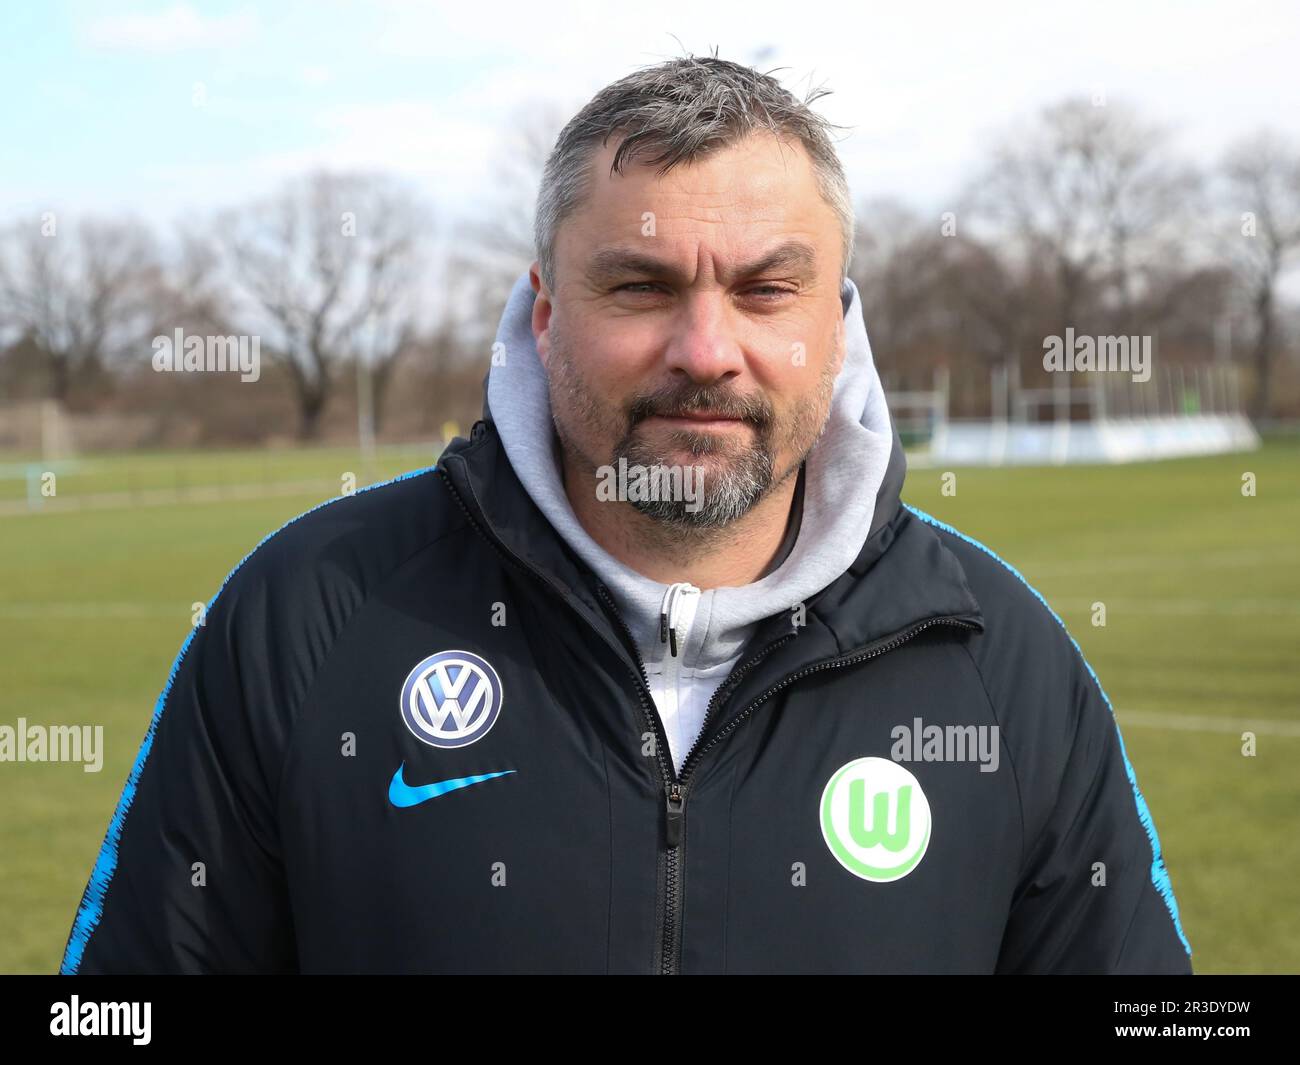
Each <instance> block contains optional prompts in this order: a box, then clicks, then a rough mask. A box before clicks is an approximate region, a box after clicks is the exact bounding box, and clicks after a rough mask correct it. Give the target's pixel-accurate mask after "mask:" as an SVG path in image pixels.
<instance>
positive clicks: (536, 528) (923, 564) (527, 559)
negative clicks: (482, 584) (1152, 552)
mask: <svg viewBox="0 0 1300 1065" xmlns="http://www.w3.org/2000/svg"><path fill="white" fill-rule="evenodd" d="M438 466H439V468H441V469H442V470H443V471H444V473H445V475H446V476H447V478H448V480H449V481H450V483H451V485H452V487H453V488H454V490H455V492H456V494H457V496H458V497H459V498H460V500H461V502H462V504H463V505H464V506H465V508H466V510H467V512H468V513H469V516H470V517H471V519H472V520H473V521H474V523H475V524H476V525H477V526H478V527H479V529H480V531H481V532H482V533H483V534H484V535H485V536H487V537H488V539H489V540H491V541H493V542H494V544H495V546H496V547H497V548H498V549H499V550H502V551H504V552H505V553H506V554H507V555H508V556H511V557H513V558H514V559H515V560H516V561H517V562H518V563H520V564H521V565H523V566H525V567H527V568H528V569H530V570H532V571H533V572H534V573H535V574H536V575H537V576H538V577H540V578H541V579H542V580H544V581H545V582H546V583H548V584H549V585H550V586H551V587H552V588H553V589H554V590H555V591H556V592H557V593H558V594H559V595H561V596H563V597H564V598H565V599H566V600H567V601H568V602H569V603H570V605H571V606H572V607H573V608H574V609H575V610H577V611H578V612H579V613H580V614H582V615H583V616H584V617H585V618H586V620H587V621H588V622H589V623H590V624H591V625H593V626H595V627H596V628H597V629H598V630H599V631H601V632H602V633H604V634H605V635H606V637H607V639H609V640H610V642H611V643H614V644H615V645H616V646H618V647H620V648H621V649H622V651H623V654H624V656H625V657H626V658H627V659H628V661H629V663H631V664H633V666H634V668H635V657H634V655H635V652H634V650H633V649H632V648H630V647H629V646H628V643H627V641H626V640H625V639H624V638H623V637H622V636H621V635H620V632H619V627H618V625H617V622H616V620H615V619H614V618H611V608H610V606H608V605H606V602H605V601H604V598H603V597H602V596H601V595H600V589H601V585H600V581H599V579H598V578H597V576H596V575H595V574H594V573H593V572H592V571H591V569H590V568H589V567H588V566H587V565H586V563H585V562H583V561H582V560H581V559H580V558H578V557H577V556H576V555H575V554H574V553H573V551H572V550H571V549H570V548H569V547H568V545H567V544H566V543H565V542H564V540H563V538H562V537H560V536H559V534H558V533H556V531H555V530H554V529H553V528H552V527H551V525H550V523H549V522H548V521H547V519H546V517H545V516H544V515H543V514H542V512H541V511H540V510H539V509H538V507H537V505H536V504H535V503H534V502H533V501H532V499H531V498H530V497H529V495H528V493H527V492H526V491H525V490H524V488H523V485H522V484H521V483H520V481H519V478H518V476H517V475H516V474H515V471H514V469H513V467H512V466H511V464H510V460H509V458H508V456H507V455H506V452H505V448H504V446H503V444H502V442H501V438H500V435H499V434H498V433H497V431H496V427H495V425H494V423H493V420H492V412H491V409H490V407H489V405H488V403H487V398H486V382H485V388H484V403H483V418H482V419H480V420H479V421H478V422H476V423H475V424H474V426H473V428H472V430H471V432H470V438H469V439H468V440H466V439H465V438H463V437H457V438H456V439H455V440H453V441H452V442H451V443H450V444H449V445H448V446H447V448H446V450H445V451H444V452H443V455H442V457H441V458H440V459H439V462H438ZM906 469H907V466H906V460H905V456H904V453H903V448H902V444H901V442H900V440H899V437H898V432H897V430H896V429H895V430H894V438H893V447H892V450H891V453H890V460H889V466H888V471H887V473H886V475H885V478H884V481H883V483H882V484H881V487H880V491H879V493H878V495H877V506H876V510H875V514H874V517H873V520H872V528H871V531H870V533H869V535H868V536H867V539H866V542H865V543H864V544H863V547H862V550H861V551H860V552H859V554H858V556H857V558H856V559H855V561H854V562H853V564H852V565H851V566H849V568H848V569H847V570H846V571H845V572H844V573H842V574H841V575H840V576H839V577H838V578H837V579H836V580H834V581H833V582H831V584H829V585H828V586H827V587H825V588H824V589H822V591H821V592H819V593H818V594H817V595H815V596H812V597H811V598H810V599H809V600H808V602H807V603H806V604H805V606H806V610H805V613H804V616H803V618H802V622H803V623H802V625H801V624H799V623H798V621H796V620H795V617H794V615H793V613H792V614H791V615H789V616H787V615H786V614H784V613H783V614H777V615H774V616H773V617H771V618H768V619H766V620H765V621H764V622H763V623H761V624H760V625H759V627H758V630H757V631H756V633H755V635H754V637H753V639H752V644H751V646H750V647H747V648H746V651H745V654H744V655H743V656H742V662H744V661H745V660H747V659H748V658H749V656H750V655H751V654H753V653H754V652H755V651H756V650H759V649H762V648H764V647H766V646H767V645H768V644H769V643H771V642H773V641H774V640H781V639H782V637H784V636H789V635H791V633H793V634H794V635H796V636H797V638H796V639H793V640H785V641H783V646H782V647H781V649H780V651H779V653H775V654H773V655H772V662H771V665H770V666H769V664H768V663H765V664H764V669H763V670H762V671H761V674H762V676H764V677H766V676H768V675H769V674H770V672H771V670H772V669H776V668H778V667H780V668H788V669H798V668H801V666H802V665H803V664H804V663H808V662H814V661H818V660H821V659H830V658H838V657H844V656H848V655H852V654H854V653H855V652H857V651H860V650H863V649H865V648H868V647H871V646H873V645H875V644H877V643H879V642H881V641H885V642H887V641H888V640H889V639H890V638H892V637H894V636H897V635H899V634H902V633H905V632H907V631H909V630H911V629H913V628H915V627H916V626H918V625H922V624H924V623H926V622H927V621H930V620H932V619H941V618H942V619H952V620H953V621H954V622H957V623H961V624H965V625H967V626H968V627H971V628H977V629H982V628H983V618H982V615H981V613H980V608H979V604H978V603H977V602H976V600H975V596H974V594H973V593H972V592H971V589H970V586H969V584H968V582H967V580H966V575H965V572H964V571H963V569H962V567H961V563H960V562H959V561H958V560H957V558H956V556H955V555H953V554H952V552H950V551H949V550H948V549H947V548H946V547H945V546H944V545H943V543H942V542H941V540H940V539H939V536H938V534H937V533H936V532H935V531H934V530H933V529H931V528H929V527H928V526H926V525H925V524H924V523H922V522H920V521H917V520H915V519H914V518H913V517H912V516H911V515H910V514H909V513H908V512H907V510H906V509H904V508H903V506H902V504H901V501H900V498H899V492H900V490H901V488H902V484H903V480H904V478H905V476H906Z"/></svg>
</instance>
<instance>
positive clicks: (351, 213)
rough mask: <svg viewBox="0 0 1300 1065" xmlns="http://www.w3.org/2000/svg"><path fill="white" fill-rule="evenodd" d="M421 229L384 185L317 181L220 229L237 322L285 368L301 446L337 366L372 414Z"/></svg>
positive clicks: (347, 178)
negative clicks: (357, 370)
mask: <svg viewBox="0 0 1300 1065" xmlns="http://www.w3.org/2000/svg"><path fill="white" fill-rule="evenodd" d="M424 228H425V214H424V210H423V208H422V207H421V206H420V204H419V203H418V201H417V200H416V198H415V197H414V196H413V195H412V194H410V193H409V192H407V191H406V190H405V188H404V187H403V186H401V185H400V184H399V183H397V182H396V181H395V180H393V179H390V178H384V177H380V176H372V175H361V174H331V173H326V172H318V173H315V174H312V175H310V176H308V177H306V178H303V179H301V180H297V181H293V182H290V183H289V184H288V185H287V186H286V187H285V188H284V189H283V190H282V192H281V193H280V194H279V195H278V196H276V197H274V198H273V199H270V200H267V201H264V202H261V203H258V204H254V205H252V206H251V207H248V208H245V209H241V210H234V211H229V212H226V213H225V214H224V215H223V216H222V218H221V219H220V223H219V227H218V237H219V240H220V242H221V245H222V247H223V250H224V253H225V256H224V257H225V265H226V268H227V269H228V271H229V273H230V276H231V277H232V278H233V279H234V281H235V283H236V286H237V288H238V289H239V291H240V294H241V296H242V300H241V305H240V307H239V311H238V313H239V315H240V318H241V320H242V321H243V322H244V323H245V325H247V326H248V327H249V331H250V332H253V333H257V334H259V335H263V336H265V337H266V338H267V340H268V346H269V348H270V349H271V354H272V355H273V356H275V357H279V358H280V359H282V360H283V362H284V365H285V366H286V367H287V368H288V370H289V372H290V376H291V378H292V380H293V382H294V386H295V391H296V394H297V397H298V407H299V416H300V420H299V435H300V436H301V437H302V438H303V439H311V438H314V437H315V436H317V434H318V432H319V428H320V417H321V414H322V412H323V410H324V409H325V405H326V403H327V402H328V400H329V398H330V395H331V393H332V391H333V389H334V387H335V384H336V378H337V372H338V369H339V367H340V364H341V363H343V362H344V361H346V360H347V359H349V358H351V359H355V360H362V361H363V363H364V365H363V367H362V369H363V370H367V371H368V372H369V374H370V375H371V379H372V381H373V382H374V385H375V399H376V408H377V409H381V408H382V396H383V391H384V387H385V386H386V384H387V382H388V379H389V376H390V374H391V370H392V366H393V363H394V362H395V361H396V360H397V359H398V358H399V357H400V355H401V353H402V351H403V350H404V349H405V347H406V346H407V344H408V342H409V339H410V336H411V330H412V317H413V315H414V310H415V309H414V306H413V295H414V291H415V290H416V287H417V285H418V281H419V278H418V274H417V272H418V270H419V268H420V262H421V256H420V248H421V234H422V232H423V230H424Z"/></svg>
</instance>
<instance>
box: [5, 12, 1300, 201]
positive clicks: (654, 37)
mask: <svg viewBox="0 0 1300 1065" xmlns="http://www.w3.org/2000/svg"><path fill="white" fill-rule="evenodd" d="M0 42H2V43H0V91H2V92H3V99H4V101H5V104H4V106H3V107H2V108H0V221H8V220H10V219H12V218H13V217H15V216H18V215H27V214H30V215H34V216H38V215H39V214H40V213H41V212H43V211H46V210H56V211H58V210H62V211H64V212H72V213H73V214H81V213H108V214H111V213H119V212H131V213H134V214H137V215H140V216H143V217H145V218H149V219H152V220H154V221H155V222H157V223H159V224H160V225H162V224H165V223H167V222H168V221H169V220H180V219H184V218H186V217H190V216H196V215H201V214H203V213H205V212H208V211H211V210H213V209H216V208H220V207H224V206H229V205H234V204H237V203H239V202H241V201H242V200H245V199H247V198H250V197H255V196H260V195H263V194H266V193H268V192H270V191H272V190H273V189H274V188H275V187H276V185H277V184H278V183H280V182H281V181H283V180H284V179H286V178H288V177H289V176H291V175H294V174H297V173H300V172H302V171H304V170H306V169H309V168H311V167H315V166H326V167H332V168H350V169H367V170H370V169H379V170H386V171H390V172H393V173H396V174H400V175H403V176H405V177H406V178H408V179H409V181H410V182H411V183H412V184H413V185H414V186H415V187H416V189H417V190H418V191H420V192H421V193H423V194H424V195H426V196H427V197H428V198H429V200H430V202H431V203H432V204H434V205H435V207H436V208H438V210H439V213H440V214H442V215H443V216H444V217H447V216H458V215H460V214H462V213H466V212H468V213H473V212H474V211H475V210H476V209H477V208H479V207H481V205H482V203H483V201H484V197H485V195H486V192H485V190H489V189H492V188H494V187H495V186H496V184H497V183H498V182H499V181H500V179H501V171H502V170H503V168H504V166H505V163H506V161H508V159H509V158H510V153H511V151H512V144H513V143H514V141H513V139H512V138H515V137H517V136H518V135H519V134H518V128H519V116H520V115H524V116H527V115H529V114H536V113H537V112H536V111H535V110H531V109H535V108H537V107H539V106H554V107H558V108H560V109H561V110H560V113H561V114H562V115H564V116H565V117H567V116H569V115H571V114H573V113H574V112H575V111H576V110H577V109H578V108H579V107H581V105H582V104H583V103H585V102H586V101H587V100H588V99H589V98H590V97H591V96H592V95H593V94H594V93H595V92H596V91H597V90H598V89H599V88H600V87H601V86H603V85H606V84H608V83H609V82H611V81H614V80H616V79H617V78H619V77H621V76H623V75H624V74H626V73H628V72H630V71H632V70H634V69H636V68H637V67H639V66H643V65H647V64H651V63H655V62H659V61H662V60H664V59H668V58H671V57H673V56H677V55H681V54H683V52H684V51H689V52H692V53H695V54H710V53H712V52H713V51H714V49H715V48H716V49H717V52H718V54H719V55H720V56H721V57H722V58H726V59H732V60H735V61H737V62H743V63H748V64H751V65H753V66H756V67H758V68H759V69H762V70H768V71H770V70H771V69H772V68H774V67H782V68H786V69H783V70H781V71H779V72H777V74H776V76H777V77H779V78H780V79H781V80H782V82H783V83H784V84H785V85H786V87H787V88H789V89H790V90H791V91H792V92H794V93H795V94H796V95H798V96H802V95H804V94H805V93H806V92H807V91H808V89H809V88H810V87H811V86H821V87H824V88H827V89H830V90H831V93H832V94H831V95H830V96H827V97H824V98H823V99H822V101H821V102H820V103H819V104H818V105H817V107H818V109H819V110H820V111H821V113H822V114H824V115H825V116H826V117H827V118H829V119H830V120H831V121H833V122H837V123H840V124H842V125H845V126H848V127H851V128H850V129H847V130H842V131H840V139H839V141H838V148H839V151H840V154H841V158H842V159H843V161H844V164H845V167H846V169H847V171H848V174H849V180H850V184H851V186H852V189H853V193H854V198H855V201H861V200H862V199H864V198H866V197H871V196H896V197H899V198H902V199H904V200H905V201H907V202H910V203H912V204H913V205H914V206H916V207H917V208H918V209H921V210H925V211H934V212H939V211H942V210H945V209H947V207H948V206H950V204H949V200H950V199H952V198H954V197H955V195H956V193H957V192H958V191H959V189H960V188H961V186H962V184H963V183H964V182H965V181H967V180H968V179H969V178H970V177H971V176H972V175H973V173H974V172H975V170H976V168H977V166H978V164H979V162H980V161H981V160H982V159H983V158H984V157H985V153H986V152H987V150H988V147H989V145H990V143H991V142H992V141H993V140H994V139H996V138H997V137H999V136H1001V135H1003V134H1004V133H1005V132H1006V131H1008V130H1010V129H1013V128H1015V126H1016V125H1017V124H1018V123H1023V121H1024V120H1025V119H1027V118H1028V117H1030V116H1032V115H1033V114H1034V113H1035V112H1037V111H1038V110H1039V109H1040V108H1042V107H1044V106H1045V105H1047V104H1049V103H1051V102H1053V101H1056V100H1059V99H1060V98H1062V97H1063V96H1066V95H1070V94H1079V93H1083V94H1086V95H1088V96H1093V95H1094V94H1099V95H1100V96H1101V97H1104V98H1105V99H1108V100H1111V99H1114V100H1120V99H1122V100H1125V101H1127V102H1129V103H1131V104H1133V105H1135V106H1136V107H1137V108H1138V109H1139V110H1140V112H1141V113H1142V114H1143V115H1145V116H1146V117H1147V118H1149V119H1151V120H1153V121H1156V122H1158V123H1161V124H1163V125H1164V126H1165V127H1166V128H1167V129H1168V130H1169V131H1170V133H1171V135H1172V137H1173V144H1174V147H1175V149H1176V150H1177V151H1178V152H1179V153H1181V154H1182V155H1183V156H1185V157H1186V158H1187V159H1188V160H1190V161H1193V162H1199V163H1208V162H1211V161H1213V160H1214V159H1215V158H1217V156H1218V155H1219V153H1221V152H1222V150H1223V149H1224V147H1225V146H1226V145H1228V144H1229V143H1230V142H1231V141H1232V140H1233V139H1235V138H1237V137H1239V136H1241V135H1242V134H1243V133H1246V132H1249V131H1251V130H1253V129H1255V128H1258V127H1259V126H1261V125H1267V126H1271V127H1272V128H1274V129H1276V130H1278V131H1279V132H1282V133H1283V134H1285V135H1287V136H1289V137H1291V138H1293V139H1294V140H1296V141H1300V76H1297V71H1296V66H1297V62H1298V57H1300V4H1296V3H1294V2H1292V3H1252V2H1249V0H1233V2H1219V3H1195V2H1182V3H1165V2H1140V0H1126V2H1121V3H1112V2H1106V0H1102V2H1093V3H1086V4H1085V3H1069V4H1058V3H1023V4H1019V3H1017V4H1011V3H992V2H986V3H980V4H969V3H951V4H921V3H911V4H897V3H892V2H891V3H875V2H870V0H851V2H846V0H839V2H835V3H826V4H823V3H814V2H810V0H801V2H799V3H797V4H791V3H757V2H754V0H745V2H743V3H733V2H725V0H724V2H712V3H707V4H706V3H702V2H700V0H691V2H689V3H676V2H659V3H656V4H653V5H640V4H617V5H609V6H604V5H597V4H593V3H584V4H567V3H549V4H523V3H513V2H510V3H502V2H500V0H494V2H492V3H472V2H466V0H458V2H456V3H452V4H447V3H438V4H434V3H414V2H399V0H367V2H364V3H360V2H358V3H352V2H343V0H337V2H331V0H318V2H314V3H304V2H297V0H286V2H281V3H269V2H268V3H262V4H250V3H247V2H211V3H209V2H198V0H190V2H171V0H162V2H133V0H122V2H117V3H112V4H109V3H90V2H85V0H73V2H57V0H56V2H37V3H29V2H26V0H0Z"/></svg>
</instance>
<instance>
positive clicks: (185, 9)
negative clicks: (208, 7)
mask: <svg viewBox="0 0 1300 1065" xmlns="http://www.w3.org/2000/svg"><path fill="white" fill-rule="evenodd" d="M257 31H258V18H257V13H256V12H255V11H251V10H242V11H236V12H232V13H231V14H229V15H225V16H212V17H207V16H204V15H201V14H199V12H198V11H196V10H195V9H194V7H193V6H191V5H190V4H173V5H172V6H171V7H169V8H166V9H165V10H162V11H157V12H155V13H153V14H148V15H107V16H105V17H103V18H99V19H96V20H94V21H93V22H91V23H90V24H89V25H88V26H87V27H85V31H84V34H83V36H84V37H85V39H86V41H87V42H89V43H90V44H91V45H93V46H94V47H96V48H105V49H115V50H124V51H140V52H178V51H182V50H184V49H189V48H212V47H216V46H225V45H231V44H242V43H244V42H246V41H248V40H250V39H251V38H252V37H253V36H255V35H256V33H257Z"/></svg>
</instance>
